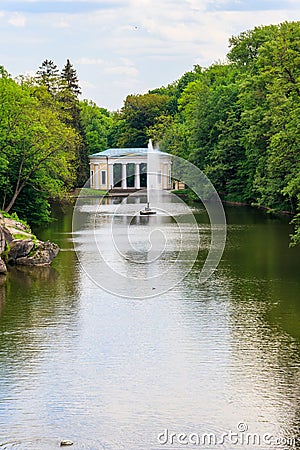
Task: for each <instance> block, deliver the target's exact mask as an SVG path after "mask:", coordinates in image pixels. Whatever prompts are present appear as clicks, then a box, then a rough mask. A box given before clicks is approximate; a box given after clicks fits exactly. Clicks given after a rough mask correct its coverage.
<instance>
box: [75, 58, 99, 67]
mask: <svg viewBox="0 0 300 450" xmlns="http://www.w3.org/2000/svg"><path fill="white" fill-rule="evenodd" d="M75 62H76V64H80V65H88V66H98V65H103V64H104V63H105V62H104V60H103V59H101V58H87V57H83V58H79V59H77V60H76V61H75Z"/></svg>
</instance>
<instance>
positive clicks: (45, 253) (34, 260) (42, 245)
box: [15, 241, 59, 266]
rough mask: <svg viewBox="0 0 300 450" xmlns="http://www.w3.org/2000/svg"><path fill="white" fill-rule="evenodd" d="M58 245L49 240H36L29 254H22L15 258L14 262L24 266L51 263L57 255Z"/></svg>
mask: <svg viewBox="0 0 300 450" xmlns="http://www.w3.org/2000/svg"><path fill="white" fill-rule="evenodd" d="M58 253H59V247H58V245H57V244H53V243H52V242H50V241H46V242H42V241H37V244H36V248H35V249H34V251H33V252H31V255H30V256H23V257H20V258H17V259H16V260H15V264H18V265H24V266H44V265H47V264H51V262H52V261H53V259H54V258H55V257H56V256H57V255H58Z"/></svg>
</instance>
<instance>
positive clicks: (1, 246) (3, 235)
mask: <svg viewBox="0 0 300 450" xmlns="http://www.w3.org/2000/svg"><path fill="white" fill-rule="evenodd" d="M12 240H13V237H12V234H11V233H10V231H9V230H8V229H7V228H5V227H4V226H2V225H0V254H1V253H2V252H4V250H5V249H6V243H7V242H8V243H9V242H11V241H12Z"/></svg>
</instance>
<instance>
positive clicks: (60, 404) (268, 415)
mask: <svg viewBox="0 0 300 450" xmlns="http://www.w3.org/2000/svg"><path fill="white" fill-rule="evenodd" d="M226 215H227V220H228V240H227V245H226V251H225V253H224V255H223V259H222V262H221V264H220V266H219V268H218V270H217V271H216V272H215V274H214V276H213V277H212V278H211V279H210V280H209V281H208V282H206V283H205V284H204V285H199V284H198V281H197V280H198V273H199V268H200V265H201V261H200V260H199V261H198V263H196V264H195V266H194V267H193V270H192V271H191V272H190V273H189V275H188V276H187V277H186V278H185V279H184V280H183V281H182V282H180V283H179V284H178V285H177V286H176V287H175V288H174V289H172V290H171V291H169V292H168V293H166V294H164V295H161V296H158V297H154V298H150V299H146V300H145V299H140V300H133V299H130V298H127V299H124V298H120V297H116V296H114V295H111V294H108V293H106V292H105V291H103V290H101V289H99V287H98V286H96V285H95V284H94V283H93V282H92V281H91V280H90V278H89V277H88V276H87V275H86V273H85V271H84V270H83V269H82V268H81V266H80V264H79V262H78V260H77V257H76V253H75V252H74V249H73V240H72V239H73V236H72V210H71V209H69V210H68V211H67V213H66V214H65V215H63V214H58V220H57V221H56V222H54V223H53V224H51V226H49V227H47V228H46V229H43V230H39V231H38V234H39V237H40V238H41V239H50V240H52V241H55V242H57V243H58V244H59V245H60V247H61V252H60V254H59V256H58V257H57V258H56V260H55V261H54V262H53V265H52V267H50V268H34V269H31V270H28V269H24V268H23V269H22V268H14V269H13V270H11V271H10V272H9V275H8V277H7V282H6V284H2V285H1V287H0V383H1V384H0V448H4V449H36V450H43V449H55V448H59V445H60V441H61V440H62V439H70V440H72V441H73V442H74V446H73V447H71V448H74V449H92V450H94V449H95V450H96V449H107V450H119V449H125V450H138V449H141V450H142V449H143V450H148V449H151V450H152V449H153V450H154V449H164V448H167V449H179V448H205V449H208V448H209V449H211V448H227V449H231V450H233V449H235V448H237V449H247V448H248V449H249V450H252V449H255V448H259V449H267V448H275V449H285V448H286V449H299V448H300V403H299V395H300V322H299V319H300V295H299V293H300V278H299V271H300V258H299V257H300V251H299V250H300V249H289V248H288V235H289V233H290V232H291V229H290V227H289V225H288V223H287V221H286V220H278V219H272V218H270V217H268V216H267V215H266V214H265V213H263V212H261V211H256V210H251V209H249V208H234V207H228V208H226ZM197 218H198V221H199V227H201V226H202V225H203V224H202V219H203V214H202V213H201V211H199V213H198V215H197ZM87 220H88V213H87ZM138 226H139V225H138V224H136V227H138ZM99 229H100V230H101V233H102V235H103V236H104V239H105V233H109V230H110V228H109V217H108V216H103V218H102V219H101V218H100V223H99ZM170 230H171V231H170V232H171V233H172V228H170ZM75 239H77V241H78V242H79V244H82V252H83V255H84V256H85V257H86V259H87V261H88V260H89V259H90V260H91V261H92V260H93V252H94V251H95V250H93V249H92V250H91V246H89V245H88V243H89V239H90V237H89V235H88V233H86V232H85V228H84V226H83V228H82V232H81V233H79V234H77V235H76V236H75ZM128 264H129V263H128ZM180 264H184V262H182V261H181V262H180ZM95 270H97V269H96V268H95ZM178 270H179V271H180V270H181V269H180V267H179V269H178ZM113 282H114V280H112V283H113ZM230 432H232V433H234V434H235V435H231V437H230V438H229V437H224V436H222V434H223V433H229V434H230ZM180 433H184V435H181V436H180ZM208 433H210V434H211V436H210V437H209V436H206V438H205V434H208ZM254 433H256V439H257V440H256V441H252V440H251V439H252V438H253V439H255V437H253V436H252V434H254ZM172 434H173V436H172ZM174 434H176V436H174ZM247 436H248V437H247ZM204 438H205V439H206V440H205V439H204ZM203 439H204V440H203ZM209 439H210V440H211V441H210V442H209ZM230 439H231V440H230ZM243 439H244V440H243ZM246 439H248V441H247V440H246ZM248 443H249V445H248ZM270 443H272V444H273V445H272V446H271V445H270Z"/></svg>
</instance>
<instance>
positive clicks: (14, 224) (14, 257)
mask: <svg viewBox="0 0 300 450" xmlns="http://www.w3.org/2000/svg"><path fill="white" fill-rule="evenodd" d="M58 252H59V247H58V245H57V244H54V243H52V242H50V241H47V242H43V241H40V240H38V239H37V238H36V237H35V236H34V235H33V234H32V232H31V230H30V228H29V227H28V226H27V225H25V224H24V223H21V222H19V221H18V220H14V219H12V218H5V217H3V215H2V214H1V213H0V255H1V256H0V274H5V273H6V272H7V266H8V265H19V266H20V265H22V266H46V265H49V264H51V262H52V261H53V259H54V258H55V257H56V256H57V254H58Z"/></svg>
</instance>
